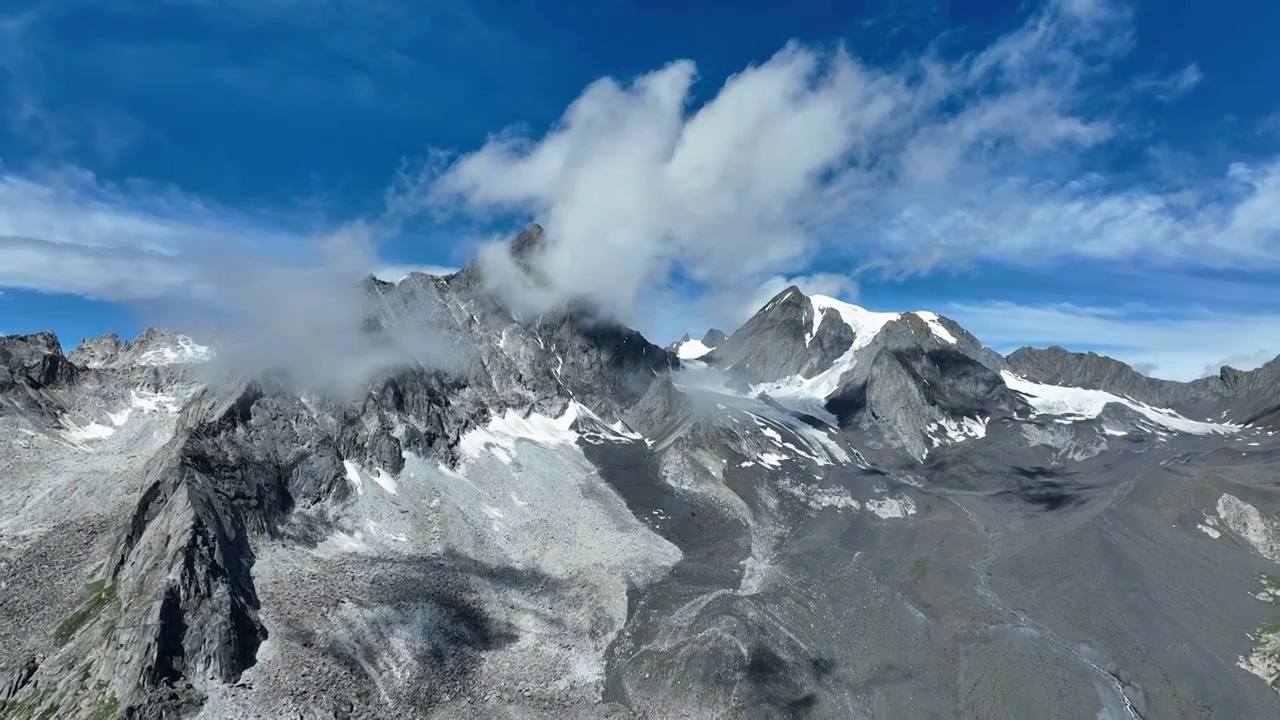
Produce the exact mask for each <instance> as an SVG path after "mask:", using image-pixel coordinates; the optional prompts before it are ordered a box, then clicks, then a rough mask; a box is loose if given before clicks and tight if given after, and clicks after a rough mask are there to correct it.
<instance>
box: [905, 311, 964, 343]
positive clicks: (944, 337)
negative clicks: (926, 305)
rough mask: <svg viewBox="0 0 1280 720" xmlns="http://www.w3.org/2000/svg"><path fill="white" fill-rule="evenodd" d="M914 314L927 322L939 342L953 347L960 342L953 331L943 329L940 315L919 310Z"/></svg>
mask: <svg viewBox="0 0 1280 720" xmlns="http://www.w3.org/2000/svg"><path fill="white" fill-rule="evenodd" d="M912 314H913V315H915V316H916V317H918V318H920V319H921V320H923V321H925V324H927V325H928V326H929V330H931V331H932V332H933V334H934V335H935V336H937V338H938V339H939V340H941V341H943V342H945V343H950V344H952V345H955V344H956V343H957V342H959V341H958V340H956V336H955V335H952V334H951V331H950V330H947V329H946V328H945V327H943V325H942V323H941V322H939V321H938V313H933V312H928V311H926V310H917V311H916V312H914V313H912Z"/></svg>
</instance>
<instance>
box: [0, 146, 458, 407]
mask: <svg viewBox="0 0 1280 720" xmlns="http://www.w3.org/2000/svg"><path fill="white" fill-rule="evenodd" d="M378 234H379V233H378V232H377V229H376V228H372V227H370V226H368V225H365V224H362V223H351V224H348V225H345V226H343V227H341V228H339V229H337V230H336V231H334V232H332V233H328V234H324V235H320V236H317V237H314V238H312V237H308V236H303V235H296V234H291V233H286V232H281V231H278V230H275V229H273V228H272V226H271V224H269V223H268V222H264V221H262V220H260V219H255V218H250V217H246V216H243V215H240V214H238V213H235V212H231V211H228V210H226V209H223V208H219V207H217V206H215V205H212V204H209V203H205V202H202V201H199V200H197V199H193V198H190V197H187V196H184V195H182V194H180V193H178V192H175V191H172V190H166V189H162V188H155V187H151V186H145V185H138V184H134V185H132V186H130V187H127V188H121V187H114V186H105V185H102V184H100V183H98V182H97V181H96V180H95V179H94V178H93V176H92V175H90V174H88V173H84V172H82V171H74V170H70V171H64V172H61V173H58V174H56V175H53V176H45V177H42V178H40V179H33V178H29V177H20V176H16V175H12V174H4V173H0V287H14V288H23V289H31V290H38V291H44V292H63V293H72V294H78V295H87V296H91V297H97V298H101V299H106V300H112V301H117V302H125V303H135V302H140V301H158V302H148V303H145V307H146V308H147V311H146V312H147V314H160V315H162V316H163V317H164V321H165V322H166V323H167V324H176V325H177V326H179V327H181V328H183V329H185V330H188V331H190V332H193V333H195V334H198V335H201V336H202V337H216V338H217V339H218V345H219V349H218V358H219V360H218V363H217V367H219V368H223V367H229V368H230V369H232V370H234V371H236V372H238V373H244V374H249V375H257V374H261V373H267V372H273V373H280V374H281V375H282V376H283V377H286V378H290V379H292V380H293V381H295V382H297V383H299V384H300V385H302V386H303V387H305V388H306V389H308V390H312V389H314V390H323V391H326V392H335V393H347V392H354V391H356V390H358V389H359V387H360V384H361V383H362V382H364V381H365V380H366V379H368V378H369V377H371V376H372V375H374V374H376V373H378V372H380V371H382V370H385V369H386V368H388V367H392V366H395V365H399V364H403V363H406V362H419V363H423V364H425V365H428V366H435V367H446V366H452V365H453V364H455V363H456V362H457V357H456V353H454V352H453V350H452V346H451V344H450V343H449V342H448V340H447V338H443V337H442V336H441V335H440V333H439V332H438V331H436V330H435V329H433V328H431V327H429V326H426V325H425V324H423V322H425V321H421V320H420V319H419V318H405V319H404V320H403V322H402V323H401V324H400V325H398V326H397V327H395V328H393V329H391V332H388V333H386V334H385V335H384V336H382V337H379V338H377V339H376V341H375V340H374V339H373V338H371V337H370V336H369V334H368V333H367V332H366V331H365V329H364V320H365V316H366V312H367V303H366V297H367V295H366V293H365V291H364V289H363V288H362V286H361V281H362V280H363V279H364V277H365V275H367V274H368V273H369V272H370V271H372V270H373V269H375V268H381V269H382V270H390V271H391V272H400V274H401V276H402V275H403V274H404V272H407V270H409V269H424V268H425V269H430V270H436V271H439V270H448V269H447V268H437V267H430V268H427V266H414V267H412V268H407V267H404V266H401V267H400V268H399V270H397V269H396V268H395V267H392V266H387V265H386V264H385V263H384V262H382V261H381V260H380V259H379V258H378V256H377V252H376V239H377V237H378ZM397 279H398V278H397ZM361 347H363V351H358V350H357V348H361Z"/></svg>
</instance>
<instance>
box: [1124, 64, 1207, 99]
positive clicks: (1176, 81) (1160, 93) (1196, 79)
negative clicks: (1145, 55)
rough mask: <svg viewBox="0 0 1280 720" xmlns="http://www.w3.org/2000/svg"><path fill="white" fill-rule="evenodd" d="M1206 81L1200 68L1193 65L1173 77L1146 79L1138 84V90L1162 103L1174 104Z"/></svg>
mask: <svg viewBox="0 0 1280 720" xmlns="http://www.w3.org/2000/svg"><path fill="white" fill-rule="evenodd" d="M1202 80H1204V73H1203V72H1202V71H1201V70H1200V66H1199V65H1197V64H1195V63H1191V64H1190V65H1187V66H1186V67H1184V68H1182V69H1181V70H1179V71H1178V72H1176V73H1173V74H1172V75H1167V76H1165V77H1154V78H1145V79H1142V80H1139V81H1138V82H1137V83H1136V85H1135V86H1136V88H1137V89H1138V90H1139V91H1141V92H1145V93H1150V94H1151V96H1152V97H1154V98H1156V99H1157V100H1160V101H1161V102H1166V103H1167V102H1173V101H1174V100H1177V99H1178V98H1180V97H1182V96H1183V95H1186V94H1187V93H1188V92H1191V90H1192V89H1194V88H1195V87H1196V86H1197V85H1199V84H1200V82H1201V81H1202Z"/></svg>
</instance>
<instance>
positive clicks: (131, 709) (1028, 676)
mask: <svg viewBox="0 0 1280 720" xmlns="http://www.w3.org/2000/svg"><path fill="white" fill-rule="evenodd" d="M544 237H545V233H544V232H543V231H542V230H541V228H536V227H531V228H530V229H528V230H527V231H526V232H525V233H522V234H521V236H520V237H519V238H517V240H516V242H515V243H514V244H513V249H512V252H513V254H514V257H515V259H516V260H517V261H518V262H520V261H525V263H524V267H525V268H526V271H528V270H529V269H530V268H531V266H532V264H531V263H528V262H527V260H528V258H529V257H530V255H531V254H532V253H536V252H537V249H538V247H539V243H540V242H542V241H543V239H544ZM482 280H483V277H482V276H481V269H480V268H479V267H477V266H474V265H473V266H471V267H468V268H466V269H464V270H463V271H461V272H459V273H456V274H454V275H451V276H448V277H435V276H427V275H422V274H412V275H410V276H409V277H407V278H406V279H404V280H402V281H401V282H399V283H394V284H392V283H385V282H381V281H377V280H375V279H370V280H368V281H367V282H366V289H367V296H368V297H367V299H368V305H367V308H366V316H367V319H366V322H365V323H364V325H363V331H364V335H363V336H364V337H365V338H366V339H367V341H368V343H369V350H370V351H371V352H373V351H377V350H379V349H382V348H388V347H393V346H394V347H396V348H401V349H403V348H405V347H411V348H413V349H415V350H416V352H418V353H419V354H418V355H417V356H411V357H404V358H403V359H402V361H400V362H397V363H394V364H391V365H389V366H388V367H386V368H385V369H384V370H382V371H380V372H378V373H376V375H375V376H374V377H373V378H372V379H371V380H370V381H369V382H368V383H367V384H366V385H365V386H364V387H362V390H361V392H360V393H358V394H357V395H356V396H355V397H345V396H344V397H328V396H323V395H316V394H314V393H311V392H301V391H299V389H298V388H297V387H296V386H294V385H292V384H291V380H290V378H289V377H287V373H281V374H280V375H279V376H277V377H270V378H268V377H259V378H238V379H237V378H224V379H219V380H210V379H209V378H211V377H213V376H212V375H210V376H209V377H205V378H196V377H195V376H194V375H192V374H191V373H189V372H187V371H186V370H184V369H183V368H184V367H186V365H185V364H184V363H183V362H177V363H175V364H173V365H157V364H152V361H154V360H157V359H168V358H171V357H175V358H179V359H181V358H187V357H188V356H189V354H188V353H185V352H180V351H183V350H184V346H183V344H182V343H181V342H180V341H178V340H177V339H176V336H172V335H168V334H163V333H159V332H154V333H144V336H142V337H140V338H139V339H137V340H135V341H133V342H132V343H119V341H118V339H113V338H111V337H104V338H100V339H98V340H96V341H90V342H87V343H85V344H83V345H82V346H81V348H79V349H78V350H77V351H76V352H75V353H73V354H72V357H71V359H68V358H66V357H63V356H62V353H61V349H60V346H59V345H58V342H57V339H56V338H54V337H53V336H52V335H49V334H41V335H35V336H25V337H20V338H0V403H2V404H0V408H2V409H3V412H0V583H3V587H5V588H6V590H7V592H6V593H5V594H4V595H3V597H0V627H4V628H20V629H21V631H20V632H18V631H13V632H11V631H7V630H3V629H0V633H9V634H0V639H3V640H5V642H4V643H0V665H2V666H3V669H4V675H3V678H2V679H0V718H10V717H39V716H41V715H42V714H44V716H55V717H117V716H126V717H138V718H142V717H148V718H152V717H154V718H161V717H186V716H196V715H199V716H201V717H206V718H223V717H227V718H230V717H235V718H240V717H297V716H301V717H377V718H381V717H388V718H391V717H495V716H505V717H514V716H520V717H528V716H532V717H546V716H555V717H583V718H587V717H592V718H594V717H608V716H617V717H621V716H640V717H739V716H747V715H752V716H759V717H870V716H874V715H879V714H890V715H895V716H904V717H931V716H936V717H947V716H952V715H963V716H981V717H1033V716H1038V715H1044V714H1051V715H1061V716H1074V715H1077V714H1078V715H1082V716H1083V715H1087V716H1094V715H1098V714H1106V713H1111V714H1113V715H1116V716H1119V717H1124V716H1125V713H1129V716H1137V717H1156V716H1160V717H1163V716H1171V717H1181V716H1187V715H1193V714H1195V713H1197V712H1203V711H1205V709H1206V708H1208V710H1209V711H1211V712H1213V713H1215V714H1220V715H1223V716H1235V717H1270V716H1275V715H1277V714H1278V713H1280V693H1277V692H1276V691H1275V690H1274V689H1273V687H1272V686H1273V685H1274V684H1275V683H1276V680H1275V678H1270V679H1268V678H1266V677H1265V676H1264V675H1265V672H1262V671H1258V672H1255V671H1253V670H1250V669H1249V668H1254V667H1261V668H1265V667H1267V664H1266V663H1267V662H1269V660H1268V656H1267V655H1266V654H1265V653H1266V652H1267V651H1266V649H1265V646H1263V645H1259V646H1257V647H1255V646H1254V644H1253V640H1252V639H1251V638H1250V634H1251V633H1252V634H1253V636H1254V637H1261V635H1259V634H1258V632H1257V629H1258V628H1261V627H1265V626H1267V623H1270V622H1274V618H1272V616H1271V614H1270V613H1271V611H1272V610H1273V608H1272V607H1271V606H1268V605H1267V603H1265V602H1263V601H1261V600H1258V599H1256V598H1255V595H1256V594H1257V593H1258V592H1259V590H1258V588H1257V587H1256V586H1257V584H1258V577H1259V576H1260V574H1264V573H1266V572H1270V571H1272V570H1273V565H1274V562H1272V560H1270V559H1268V558H1270V557H1272V556H1274V555H1275V551H1274V548H1273V545H1272V544H1274V543H1280V530H1277V528H1280V515H1278V514H1277V513H1278V512H1280V497H1277V494H1276V489H1275V487H1274V482H1273V480H1274V477H1275V473H1276V470H1277V466H1276V464H1275V458H1276V457H1277V455H1276V454H1275V453H1276V450H1277V449H1280V441H1277V440H1276V439H1274V437H1273V436H1272V435H1268V434H1267V433H1268V432H1269V430H1267V429H1266V423H1267V422H1269V419H1270V418H1273V417H1274V416H1275V408H1276V407H1280V386H1278V385H1277V384H1276V378H1277V376H1280V364H1277V363H1273V364H1271V365H1268V366H1267V367H1264V368H1262V369H1259V370H1256V371H1252V372H1247V373H1246V372H1238V371H1230V370H1227V369H1224V371H1223V372H1222V373H1221V374H1220V375H1219V376H1218V377H1215V378H1210V379H1206V380H1202V381H1197V382H1196V383H1190V384H1181V385H1180V384H1169V383H1163V382H1161V381H1150V380H1149V379H1146V378H1142V377H1141V376H1140V375H1137V374H1136V373H1133V371H1132V370H1131V369H1128V368H1126V367H1124V366H1122V365H1120V364H1118V363H1115V362H1114V361H1110V360H1108V359H1106V358H1100V357H1097V356H1077V355H1073V354H1070V353H1065V351H1061V350H1049V351H1019V353H1015V354H1014V355H1012V356H1010V357H1009V358H1008V359H1007V360H1006V359H1005V358H1001V357H999V356H998V355H996V354H995V353H993V352H991V351H990V350H989V349H987V348H985V347H984V346H982V344H981V343H980V342H979V341H978V340H977V339H976V338H974V337H973V336H971V335H969V334H968V333H967V332H965V331H964V330H963V328H960V327H959V326H958V325H956V324H955V323H953V322H952V321H950V320H948V319H946V318H936V319H935V318H933V317H931V316H922V315H917V314H911V313H907V314H903V315H901V316H897V317H896V319H889V320H885V321H884V323H883V325H882V326H880V325H877V326H875V328H874V329H873V330H868V329H865V328H864V329H863V330H862V332H864V336H861V337H860V336H859V335H858V332H859V330H856V329H855V328H853V327H851V326H850V325H849V324H846V323H845V322H844V320H843V319H842V316H841V315H840V313H839V312H837V311H834V310H827V311H826V314H825V315H824V316H823V317H821V318H816V317H814V314H813V312H814V311H813V308H814V304H813V303H812V302H811V301H810V299H809V298H806V297H805V296H804V295H803V294H802V293H800V291H799V290H798V289H796V288H788V290H786V291H784V292H783V293H781V294H779V295H778V296H777V297H775V298H773V299H772V300H771V301H770V302H769V303H768V304H766V305H765V307H764V308H762V309H761V311H760V313H758V314H757V315H756V316H755V317H753V318H752V319H751V320H749V321H748V322H747V323H746V324H744V325H743V327H742V328H740V329H738V330H737V331H736V332H734V333H733V334H732V335H731V336H729V337H724V335H723V334H722V333H714V332H708V333H707V335H706V336H704V338H703V343H704V344H706V345H708V346H714V347H715V348H716V350H715V351H714V352H713V353H711V355H709V356H707V357H706V358H705V359H704V361H702V362H690V363H687V364H686V365H684V366H682V364H681V363H680V361H679V360H678V359H677V358H676V357H675V356H674V355H673V353H672V352H671V351H669V350H664V349H662V348H659V347H657V346H654V345H653V344H651V343H649V342H648V341H647V340H646V339H645V338H644V337H642V336H641V335H640V334H639V333H636V332H634V331H632V330H629V329H627V328H624V327H620V326H618V325H617V324H615V323H611V322H609V321H607V320H605V319H602V318H600V317H598V316H597V315H596V314H595V313H593V312H592V311H591V309H590V308H589V307H587V306H585V305H583V304H581V303H579V304H575V305H573V306H572V307H570V308H569V309H567V310H565V311H564V312H560V313H556V314H553V315H550V314H549V315H544V316H542V317H536V318H519V317H518V313H513V312H511V311H510V310H509V309H508V308H506V307H504V306H503V304H502V302H501V301H499V300H498V299H497V298H495V297H494V296H493V295H491V294H490V293H489V292H488V291H486V289H485V287H484V283H483V282H482ZM530 281H531V282H535V283H536V282H537V281H538V280H537V278H531V279H530ZM815 325H816V327H817V331H816V332H814V327H815ZM868 327H870V326H868ZM939 328H941V330H939ZM406 338H412V339H413V340H414V341H415V342H413V343H406V342H405V339H406ZM186 349H189V348H186ZM167 351H172V352H167ZM1005 369H1009V370H1011V371H1013V372H1015V373H1018V374H1021V375H1023V376H1025V377H1028V378H1030V379H1032V380H1035V381H1038V382H1046V383H1053V382H1057V383H1063V384H1073V385H1075V386H1076V387H1094V388H1097V389H1105V390H1107V391H1109V392H1113V393H1116V394H1125V395H1130V396H1132V397H1134V398H1136V399H1140V400H1142V401H1143V402H1147V403H1149V404H1168V405H1170V406H1171V407H1176V408H1180V409H1183V410H1184V412H1186V413H1191V412H1192V411H1195V412H1199V413H1200V414H1199V415H1196V416H1195V417H1194V418H1193V419H1196V420H1198V421H1201V424H1202V425H1203V424H1205V423H1204V422H1203V420H1204V418H1205V417H1209V416H1210V415H1213V416H1214V417H1222V416H1226V417H1225V419H1230V420H1233V421H1235V422H1242V421H1243V420H1244V419H1245V418H1252V420H1251V423H1252V425H1253V427H1250V428H1235V427H1233V428H1232V429H1230V430H1228V431H1224V432H1221V433H1217V434H1214V433H1207V434H1197V433H1195V432H1178V431H1176V430H1171V429H1168V428H1165V427H1164V426H1158V427H1157V428H1156V429H1155V430H1153V429H1152V424H1151V420H1150V418H1148V417H1147V416H1145V415H1143V414H1142V413H1140V412H1138V411H1136V410H1134V409H1132V408H1130V407H1126V406H1124V405H1123V404H1117V403H1113V404H1111V405H1108V406H1106V408H1105V409H1103V410H1102V411H1101V412H1099V413H1097V414H1096V416H1090V417H1072V416H1068V415H1054V414H1048V413H1045V412H1042V411H1037V410H1035V408H1033V407H1032V406H1031V405H1029V403H1028V402H1027V400H1026V399H1025V398H1024V397H1023V396H1022V395H1020V394H1019V393H1017V392H1014V391H1013V390H1011V389H1010V388H1009V387H1008V386H1007V385H1006V384H1005V382H1004V380H1003V379H1002V377H1001V374H1000V373H1001V371H1002V370H1005ZM817 379H820V380H821V383H818V385H817V387H818V388H819V390H816V391H814V390H813V387H815V386H814V385H813V383H814V382H816V380H817ZM806 383H808V384H806ZM762 384H766V385H767V387H769V388H770V392H769V394H767V395H763V394H759V393H752V392H751V391H750V388H751V387H752V386H756V387H760V386H761V385H762ZM197 385H199V387H197ZM809 391H813V392H815V393H817V394H816V395H815V396H804V395H803V393H804V392H809ZM1210 411H1212V412H1210ZM32 418H35V419H36V420H37V421H38V422H36V421H32ZM1215 427H1216V426H1215ZM112 443H114V444H112ZM42 453H43V454H42ZM11 458H16V459H17V461H14V460H12V459H11ZM77 465H85V466H87V467H90V468H91V470H90V471H89V472H88V474H87V475H76V474H75V473H74V472H72V471H71V470H69V468H71V469H74V468H75V466H77ZM45 467H47V468H52V469H53V470H51V471H50V473H52V474H49V473H46V472H45V471H44V470H43V469H42V468H45ZM97 475H100V476H101V477H96V476H97ZM68 476H74V477H75V479H74V480H73V481H68V480H67V477H68ZM1228 498H1231V499H1228ZM1210 531H1212V532H1210ZM1277 547H1280V546H1277ZM1260 648H1261V649H1260ZM1259 653H1261V654H1259ZM1255 657H1256V658H1258V659H1256V660H1252V659H1251V660H1250V661H1249V662H1247V663H1246V662H1244V661H1243V660H1242V658H1255ZM947 658H952V659H954V658H961V660H960V661H959V663H960V664H959V665H957V664H956V663H955V662H952V661H950V660H947ZM957 668H959V669H957ZM1251 673H1253V674H1251ZM1259 673H1261V675H1260V674H1259ZM957 698H959V700H957Z"/></svg>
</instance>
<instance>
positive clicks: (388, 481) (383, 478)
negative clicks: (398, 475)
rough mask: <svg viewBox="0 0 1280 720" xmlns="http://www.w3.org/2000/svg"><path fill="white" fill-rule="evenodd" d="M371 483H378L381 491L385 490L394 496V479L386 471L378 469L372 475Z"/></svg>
mask: <svg viewBox="0 0 1280 720" xmlns="http://www.w3.org/2000/svg"><path fill="white" fill-rule="evenodd" d="M373 481H374V482H376V483H378V485H379V486H381V487H382V489H383V490H386V491H387V492H389V493H391V494H392V495H395V494H396V479H395V477H394V476H393V475H392V474H391V473H389V472H387V471H386V470H383V469H382V468H378V470H377V471H376V472H375V473H374V474H373Z"/></svg>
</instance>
